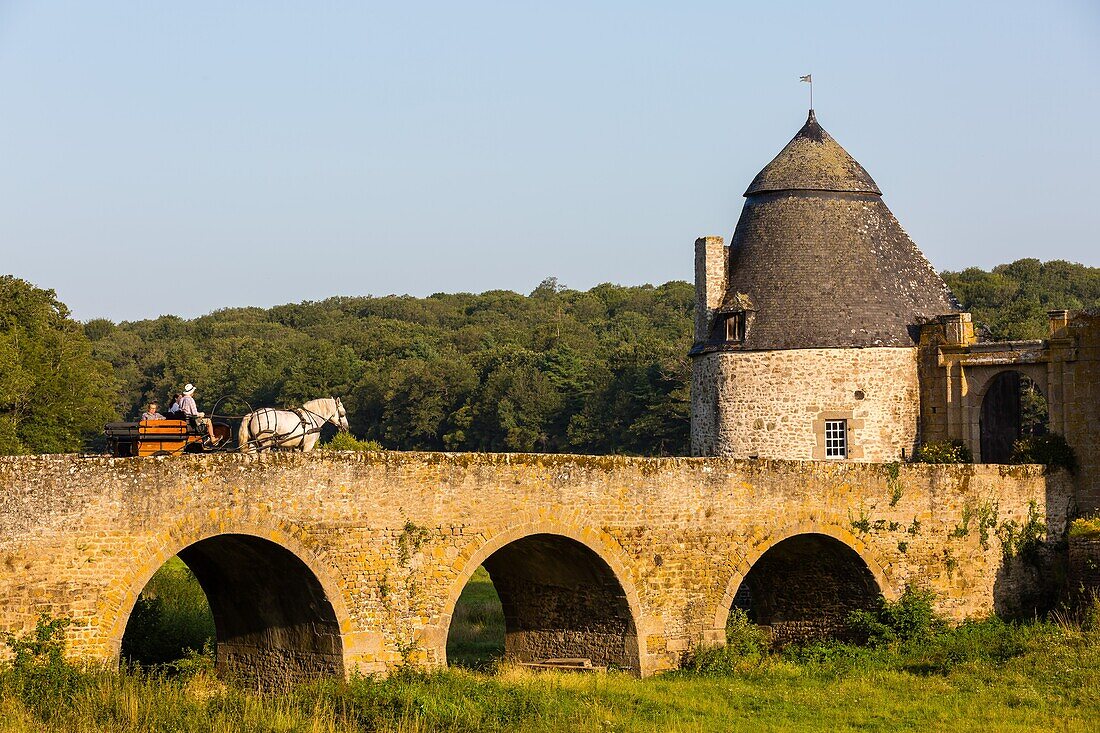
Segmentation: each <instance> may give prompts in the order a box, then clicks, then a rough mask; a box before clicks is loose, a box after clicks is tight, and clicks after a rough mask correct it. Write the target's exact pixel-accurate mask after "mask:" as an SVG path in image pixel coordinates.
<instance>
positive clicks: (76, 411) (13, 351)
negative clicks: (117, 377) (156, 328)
mask: <svg viewBox="0 0 1100 733" xmlns="http://www.w3.org/2000/svg"><path fill="white" fill-rule="evenodd" d="M115 397H116V384H115V382H114V380H113V379H112V376H111V373H110V366H109V365H108V364H106V363H104V362H102V361H100V360H98V359H96V358H95V357H94V356H93V355H92V346H91V342H90V341H89V340H88V337H87V336H86V335H85V334H84V329H83V327H82V326H81V325H80V324H79V323H77V322H76V321H74V320H73V319H72V318H70V317H69V310H68V308H66V307H65V305H64V304H63V303H61V302H60V301H59V300H57V296H56V295H55V294H54V292H53V291H52V290H43V289H41V288H36V287H35V286H33V285H31V284H30V283H28V282H26V281H25V280H20V279H18V278H15V277H11V276H9V275H4V276H0V452H3V453H61V452H66V451H77V450H81V449H82V448H83V447H84V446H85V445H86V443H87V442H88V441H89V440H92V439H94V438H95V437H97V436H99V435H100V434H101V433H102V429H103V423H105V422H107V421H108V420H110V419H111V418H112V417H114V416H115V414H116V412H115V407H114V402H115Z"/></svg>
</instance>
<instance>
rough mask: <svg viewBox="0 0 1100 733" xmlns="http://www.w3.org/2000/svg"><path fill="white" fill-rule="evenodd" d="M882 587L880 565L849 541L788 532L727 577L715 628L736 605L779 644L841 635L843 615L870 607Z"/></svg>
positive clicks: (844, 628)
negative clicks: (741, 571) (727, 586)
mask: <svg viewBox="0 0 1100 733" xmlns="http://www.w3.org/2000/svg"><path fill="white" fill-rule="evenodd" d="M885 590H886V587H885V583H884V578H883V575H882V571H881V568H880V567H879V566H878V565H877V563H874V562H871V561H868V560H867V559H865V558H864V556H863V555H862V554H861V553H860V552H858V551H857V550H856V549H853V548H852V546H851V545H850V544H848V543H846V542H844V541H842V540H840V539H838V538H837V537H835V536H832V533H829V534H826V533H822V532H813V531H811V532H801V533H794V534H790V535H787V536H785V537H783V538H782V539H779V540H777V541H775V542H774V543H770V544H769V545H768V546H767V547H765V548H761V551H760V552H759V553H758V554H757V556H756V557H755V559H754V561H752V562H751V564H749V566H748V570H747V572H745V573H744V574H743V575H738V576H736V577H735V578H734V579H733V582H732V583H731V588H730V591H729V592H728V593H727V595H726V597H725V600H724V601H723V604H722V608H720V609H719V610H718V617H717V618H716V621H719V622H720V624H716V626H717V628H719V629H724V627H725V623H726V621H727V620H728V618H729V614H730V612H731V611H732V610H733V609H734V608H740V609H741V610H743V611H744V612H745V613H746V614H747V615H748V617H749V620H750V621H752V622H753V623H756V624H759V625H761V626H766V627H769V628H770V629H771V633H772V638H773V639H774V641H775V642H776V643H779V644H784V643H790V642H798V641H805V640H808V639H814V638H823V637H834V638H845V637H846V635H847V617H848V614H849V613H850V612H851V611H854V610H865V609H869V608H871V607H872V606H873V605H874V604H875V602H876V601H877V599H878V597H879V596H880V595H882V594H883V592H884V591H885Z"/></svg>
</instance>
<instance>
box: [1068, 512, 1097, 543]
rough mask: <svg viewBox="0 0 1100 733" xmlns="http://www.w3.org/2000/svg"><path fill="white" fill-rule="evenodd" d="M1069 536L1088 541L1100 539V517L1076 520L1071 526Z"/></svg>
mask: <svg viewBox="0 0 1100 733" xmlns="http://www.w3.org/2000/svg"><path fill="white" fill-rule="evenodd" d="M1069 536H1070V537H1073V538H1087V539H1095V538H1097V537H1100V516H1092V517H1080V518H1078V519H1074V520H1073V522H1072V523H1070V525H1069Z"/></svg>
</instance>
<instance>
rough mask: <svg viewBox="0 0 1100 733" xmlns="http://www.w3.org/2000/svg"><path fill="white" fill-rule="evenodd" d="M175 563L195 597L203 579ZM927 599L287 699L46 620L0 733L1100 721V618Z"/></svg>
mask: <svg viewBox="0 0 1100 733" xmlns="http://www.w3.org/2000/svg"><path fill="white" fill-rule="evenodd" d="M176 577H177V579H179V578H183V580H184V581H185V583H184V589H185V592H188V593H190V592H191V591H190V590H187V588H188V585H189V584H190V583H191V582H193V581H191V580H187V576H186V575H179V576H176ZM173 582H174V581H173ZM171 587H173V586H171V585H170V584H169V585H167V586H161V585H158V589H157V593H158V594H162V595H158V597H161V598H162V599H163V600H164V601H165V605H164V606H163V607H164V608H184V609H187V608H193V606H191V605H188V604H180V605H178V606H177V605H176V604H175V603H174V602H173V603H172V604H168V603H167V598H166V597H165V596H164V595H163V594H164V593H167V588H171ZM924 603H925V601H924V600H922V599H921V598H920V597H918V596H917V595H913V596H910V597H909V598H906V599H904V600H903V602H902V603H901V604H886V603H883V604H882V605H881V606H880V607H879V608H877V609H875V610H874V611H873V612H871V613H869V614H868V615H866V616H865V617H863V618H862V620H860V619H858V618H857V619H853V621H854V622H856V626H859V624H863V630H864V632H865V634H864V635H865V637H866V639H867V642H868V643H866V644H864V645H854V644H839V643H834V642H818V643H814V644H807V645H803V646H795V647H788V648H785V649H782V650H773V649H771V648H770V640H769V638H768V635H767V634H766V633H765V632H763V631H762V630H761V629H760V628H758V627H755V626H753V625H752V624H751V623H749V621H748V618H747V616H745V615H744V614H737V613H735V614H732V621H731V623H730V626H729V628H728V630H727V635H728V637H729V642H730V643H729V644H728V645H727V646H725V647H720V648H711V649H701V650H697V652H696V653H695V654H694V655H693V656H692V659H691V666H692V667H693V669H687V670H683V671H679V672H673V673H669V674H665V675H661V676H658V677H654V678H649V679H637V678H635V677H632V676H630V675H628V674H624V673H606V674H591V675H568V674H556V673H534V672H530V671H528V670H524V669H520V668H516V667H511V666H508V665H507V664H500V663H496V664H493V665H491V666H492V668H493V671H494V672H493V674H486V673H483V672H478V671H473V670H468V669H450V670H445V671H440V672H436V673H430V674H421V673H416V672H408V671H406V672H402V673H398V674H394V675H392V676H390V677H388V678H385V679H379V678H356V679H353V680H351V681H348V682H344V681H340V680H331V679H330V680H322V681H318V682H315V683H312V684H307V685H301V686H298V687H296V688H294V689H292V690H291V691H290V692H288V693H284V694H280V695H264V694H261V693H256V692H252V691H246V690H242V689H238V688H235V687H233V686H231V685H227V684H225V683H224V682H222V681H220V680H218V679H217V678H215V677H214V675H213V674H212V672H211V670H210V668H209V667H204V666H202V665H194V666H190V667H188V666H186V665H184V666H183V667H182V668H181V667H179V666H176V667H171V668H166V667H125V668H124V669H123V670H121V671H113V670H103V669H95V668H75V667H73V666H71V665H70V664H68V663H67V662H65V661H64V659H63V658H62V656H61V654H60V648H61V646H60V644H61V636H62V635H63V634H64V625H63V624H61V623H57V622H54V621H50V620H49V619H43V622H42V624H40V627H39V630H38V631H36V632H35V633H32V634H28V635H26V636H24V637H22V638H19V639H9V640H8V642H9V646H12V648H13V650H15V651H16V652H17V653H16V656H15V660H14V662H12V663H9V664H7V665H6V666H0V731H14V732H18V733H24V732H29V731H35V732H36V733H38V732H39V731H44V732H46V733H53V732H60V731H66V732H69V731H79V732H81V733H84V732H88V733H91V732H99V731H104V732H107V731H110V732H111V733H116V732H117V733H131V732H135V733H136V732H137V731H163V732H165V733H174V732H176V731H179V732H180V733H182V732H184V731H200V730H202V731H215V732H219V733H220V732H222V731H258V732H260V733H264V732H267V731H272V732H274V731H280V732H286V731H301V732H303V733H305V732H307V731H308V732H310V733H349V732H350V731H392V732H396V733H409V732H412V731H417V732H419V731H456V732H465V731H471V732H472V731H530V732H535V731H601V732H602V733H607V732H610V731H761V730H764V731H767V730H791V731H820V730H840V731H846V730H861V731H891V732H893V731H924V730H959V731H979V730H980V731H987V730H994V731H1030V730H1048V729H1049V730H1064V731H1088V730H1095V722H1096V720H1097V719H1100V679H1098V675H1097V674H1096V673H1095V672H1096V670H1097V669H1100V631H1098V630H1097V629H1096V626H1095V624H1092V623H1091V622H1090V623H1063V624H1055V623H1050V622H1043V621H1036V622H1032V623H1027V624H1011V623H1006V622H1003V621H999V620H997V619H984V620H975V621H970V622H967V623H964V624H962V625H961V626H958V627H949V626H946V625H943V624H942V623H940V621H939V620H938V619H936V618H935V616H934V614H928V613H926V612H925V611H926V610H927V609H926V608H925V606H924V605H922V604H924ZM499 609H500V605H499V600H498V599H496V594H495V591H493V589H492V584H491V583H490V582H489V579H488V576H487V575H486V574H484V572H483V571H479V573H477V574H475V576H474V578H473V579H472V580H471V583H470V585H469V586H468V587H467V589H466V591H465V592H464V594H463V599H462V601H461V602H460V603H459V609H456V612H455V618H454V621H453V623H452V629H451V635H452V637H453V638H451V639H450V640H449V646H448V654H449V656H450V657H451V658H452V660H453V661H456V662H459V663H463V664H465V663H467V661H468V660H472V661H471V662H470V663H471V664H474V665H477V664H482V665H483V661H484V660H485V659H486V657H485V656H483V655H482V654H483V652H485V651H486V650H487V649H488V650H489V652H488V657H487V658H488V659H490V660H492V659H495V658H496V655H499V651H500V649H501V648H502V647H501V646H500V643H501V642H502V639H503V616H502V615H501V613H500V610H499ZM170 618H171V617H170V616H164V615H162V617H161V621H162V623H168V624H169V625H170V623H171V622H170ZM185 618H193V617H191V616H188V615H186V614H185ZM190 624H191V621H187V622H186V624H185V625H190ZM487 639H488V640H487ZM494 645H495V646H494ZM464 655H466V656H464ZM483 666H484V665H483ZM168 670H171V671H168Z"/></svg>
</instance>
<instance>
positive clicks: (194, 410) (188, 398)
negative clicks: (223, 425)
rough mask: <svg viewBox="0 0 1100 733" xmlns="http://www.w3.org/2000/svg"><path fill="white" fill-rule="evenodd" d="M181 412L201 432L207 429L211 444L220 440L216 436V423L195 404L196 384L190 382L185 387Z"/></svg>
mask: <svg viewBox="0 0 1100 733" xmlns="http://www.w3.org/2000/svg"><path fill="white" fill-rule="evenodd" d="M180 412H182V413H183V414H184V415H186V416H187V420H188V421H189V422H191V424H192V425H194V426H195V429H196V430H198V431H199V432H203V431H206V435H207V437H208V438H209V439H210V445H213V444H214V443H217V442H218V439H217V438H215V437H214V424H213V423H212V422H210V421H209V420H207V419H206V413H205V412H199V406H198V405H196V404H195V385H193V384H191V383H190V382H189V383H187V384H185V385H184V387H183V399H181V400H180Z"/></svg>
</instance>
